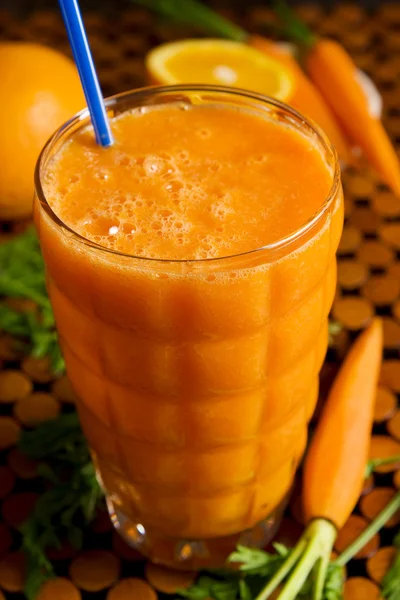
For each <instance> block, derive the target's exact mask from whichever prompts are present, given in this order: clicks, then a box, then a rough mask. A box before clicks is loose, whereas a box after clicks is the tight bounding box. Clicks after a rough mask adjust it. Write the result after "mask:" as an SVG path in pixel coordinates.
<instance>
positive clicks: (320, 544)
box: [255, 519, 337, 600]
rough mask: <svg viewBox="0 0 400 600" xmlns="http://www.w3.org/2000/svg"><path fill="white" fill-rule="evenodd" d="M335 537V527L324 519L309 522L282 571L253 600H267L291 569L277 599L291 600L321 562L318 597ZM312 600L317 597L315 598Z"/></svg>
mask: <svg viewBox="0 0 400 600" xmlns="http://www.w3.org/2000/svg"><path fill="white" fill-rule="evenodd" d="M336 535H337V531H336V528H335V526H334V525H332V523H330V522H329V521H326V520H325V519H315V521H312V522H311V523H310V525H309V526H308V527H307V529H306V530H305V532H304V534H303V535H302V536H301V538H300V540H299V541H298V543H297V544H296V546H295V547H294V548H293V550H292V552H291V553H290V554H289V556H288V558H287V559H286V560H285V562H284V563H283V565H282V566H281V568H280V569H279V570H278V571H277V573H275V575H274V576H273V577H272V579H270V581H269V582H268V584H267V585H266V586H265V587H264V588H263V589H262V590H261V592H260V593H259V594H258V596H257V597H256V599H255V600H267V599H268V598H269V597H270V595H271V594H272V592H274V591H275V590H276V588H277V587H278V585H279V584H280V583H281V582H282V581H283V580H284V579H285V578H286V577H287V575H288V574H289V573H290V572H291V571H292V569H293V568H294V570H293V572H292V574H291V575H290V577H289V579H288V581H287V583H286V584H285V587H284V589H283V590H282V592H281V593H280V594H279V596H278V600H294V598H296V597H297V594H298V593H299V592H300V590H301V588H302V587H303V585H304V583H305V581H306V579H307V577H308V576H309V574H310V572H311V571H312V569H313V567H314V566H315V564H316V563H317V562H318V561H320V565H319V571H320V572H321V575H320V577H322V579H321V582H320V584H319V593H320V595H321V593H322V589H323V582H324V580H325V574H326V569H327V568H328V564H329V558H330V555H331V552H332V548H333V544H334V541H335V539H336ZM315 597H316V598H318V596H315Z"/></svg>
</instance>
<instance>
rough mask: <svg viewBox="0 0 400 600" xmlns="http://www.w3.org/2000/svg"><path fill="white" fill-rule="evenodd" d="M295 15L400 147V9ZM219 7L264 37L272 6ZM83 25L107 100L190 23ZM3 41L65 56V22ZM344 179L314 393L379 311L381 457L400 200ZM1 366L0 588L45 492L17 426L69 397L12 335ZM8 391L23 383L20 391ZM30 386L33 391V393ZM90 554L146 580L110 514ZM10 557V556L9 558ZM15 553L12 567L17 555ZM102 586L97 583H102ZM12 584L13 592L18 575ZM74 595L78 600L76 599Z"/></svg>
mask: <svg viewBox="0 0 400 600" xmlns="http://www.w3.org/2000/svg"><path fill="white" fill-rule="evenodd" d="M298 12H299V14H300V16H301V17H302V18H303V19H304V20H305V21H306V22H307V23H308V24H310V25H311V26H312V27H313V28H314V29H315V31H317V32H319V33H321V34H325V35H329V36H331V37H334V38H336V39H338V40H339V41H340V42H342V43H343V44H344V45H345V46H346V48H347V49H348V50H349V51H350V53H351V54H352V56H353V58H354V60H355V62H356V63H357V65H358V66H359V67H360V68H362V69H363V70H364V71H366V72H367V73H368V74H369V75H370V76H371V77H372V79H373V80H374V81H375V83H376V84H377V86H378V88H379V90H380V92H381V94H382V96H383V102H384V114H383V120H384V124H385V126H386V127H387V129H388V131H389V133H390V135H391V137H392V139H393V141H394V143H395V144H396V145H397V147H399V146H400V102H399V101H400V5H398V4H381V6H380V7H379V8H378V9H377V10H375V11H373V12H368V13H367V12H366V11H365V10H364V9H362V8H361V7H360V6H358V5H355V4H345V3H341V4H339V5H338V6H336V7H334V8H333V9H332V10H331V11H330V12H329V13H327V12H324V11H323V9H322V8H321V7H319V6H317V5H300V7H299V9H298ZM224 14H226V16H228V17H230V18H232V19H234V20H236V21H237V22H238V23H240V25H241V26H242V27H244V28H246V29H248V30H249V31H252V32H260V33H262V32H263V27H262V23H263V22H265V21H268V20H270V18H271V15H270V12H269V11H268V9H266V8H262V7H257V6H256V7H253V8H249V9H248V11H247V12H246V13H245V14H243V12H242V13H241V14H240V15H239V14H235V12H234V11H233V10H232V11H228V12H226V11H225V13H224ZM85 23H86V27H87V30H88V34H89V38H90V42H91V45H92V49H93V54H94V57H95V62H96V64H97V67H98V70H99V73H100V79H101V83H102V86H103V91H104V93H105V94H106V95H109V94H112V93H115V92H117V91H123V90H127V89H130V88H133V87H138V86H141V85H144V84H145V74H144V68H143V57H144V55H145V53H146V52H147V51H148V50H149V49H150V48H151V47H152V46H154V45H156V44H158V43H160V42H164V41H168V40H173V39H176V38H179V37H182V36H184V35H185V36H190V35H193V32H190V31H188V30H187V29H182V28H180V27H175V26H170V25H167V24H165V23H160V22H159V21H157V20H156V19H155V18H154V17H152V16H151V15H149V13H147V12H146V11H143V10H141V9H136V8H131V9H128V10H125V11H123V12H116V13H115V14H114V15H113V17H112V19H110V18H109V17H108V18H106V17H104V16H102V15H101V14H100V13H96V12H87V13H86V15H85ZM0 39H6V40H31V41H37V42H41V43H44V44H48V45H51V46H54V47H56V48H58V49H60V50H61V51H63V52H65V53H67V54H70V51H69V47H68V42H67V38H66V34H65V32H64V27H63V24H62V21H61V18H60V17H59V16H58V15H57V14H56V13H52V12H45V11H40V12H39V11H37V12H33V13H31V14H30V16H29V17H28V18H25V19H17V18H16V17H15V15H14V16H13V15H12V14H11V13H10V12H6V11H1V10H0ZM343 181H344V188H345V206H346V223H345V227H344V232H343V238H342V242H341V245H340V249H339V270H338V289H337V296H336V299H335V303H334V307H333V316H334V318H335V319H336V320H337V321H339V322H340V323H341V324H342V325H343V329H342V331H341V333H340V334H339V335H338V336H337V338H336V340H335V346H334V347H333V348H331V349H330V351H329V353H328V358H327V362H326V364H325V366H324V369H323V372H322V375H321V380H322V386H321V397H323V396H324V394H325V393H326V390H327V387H328V385H329V383H330V382H331V380H332V377H333V375H334V373H335V371H336V369H337V365H338V364H339V361H340V360H341V359H342V357H343V356H344V354H345V352H346V350H347V348H348V345H349V343H350V341H351V339H352V337H353V336H354V335H355V334H356V333H357V331H359V330H360V329H361V328H363V327H364V326H365V325H367V323H368V322H369V321H370V319H371V318H372V316H373V315H374V314H380V315H382V316H383V319H384V330H385V360H384V364H383V368H382V376H381V386H380V388H379V392H378V402H377V410H376V421H375V428H374V440H373V448H374V452H375V453H376V454H377V455H385V454H386V455H390V454H396V453H397V454H399V453H400V407H399V405H398V399H399V398H398V395H399V393H400V353H399V350H400V201H399V200H397V199H395V198H394V196H393V195H392V194H391V193H390V192H389V191H388V190H387V188H386V187H385V186H384V185H382V184H381V183H380V182H379V180H378V179H377V178H376V177H375V175H374V174H373V173H372V172H371V171H370V170H369V169H368V168H366V167H364V166H360V168H357V169H355V168H351V169H347V170H346V171H345V172H344V173H343ZM20 229H21V226H20V225H17V226H14V231H15V232H18V231H19V230H20ZM7 237H8V234H7V235H4V234H2V235H1V236H0V242H1V240H2V239H6V238H7ZM0 361H1V363H3V372H2V374H0V511H1V516H0V589H1V587H2V585H4V580H3V579H2V563H1V561H3V571H4V569H5V570H8V571H9V572H10V566H9V565H10V564H12V562H13V560H14V559H15V556H14V555H12V553H13V552H14V551H17V550H18V547H19V544H20V537H19V534H18V532H17V527H18V525H19V523H20V521H21V519H23V518H24V516H25V515H26V514H27V512H29V509H30V507H31V506H32V504H33V502H34V501H35V499H36V497H37V496H36V494H37V493H40V489H41V488H40V485H41V484H40V482H39V481H38V480H37V479H35V465H32V464H30V463H28V462H26V461H25V460H23V457H21V456H20V455H19V454H18V452H16V450H15V449H14V448H13V443H14V441H15V439H16V437H17V436H18V431H19V426H21V427H23V426H26V424H27V423H29V419H30V418H32V413H34V412H35V411H37V412H39V413H43V412H44V413H45V414H47V415H48V417H52V416H54V415H56V414H57V413H58V412H59V411H60V410H70V409H71V402H72V401H73V394H72V392H71V390H70V389H69V387H68V382H67V380H66V379H65V378H63V379H62V380H59V381H57V382H54V381H51V376H49V374H48V373H47V368H46V364H43V363H41V362H40V361H39V362H38V361H34V360H33V361H32V360H25V361H22V362H20V361H19V360H18V357H17V356H16V355H15V356H14V355H13V353H12V352H11V350H10V340H9V339H8V338H7V337H6V336H0ZM10 369H15V370H17V371H20V373H21V372H22V373H23V375H22V376H21V375H12V374H11V375H10V373H7V371H8V370H10ZM4 373H6V374H4ZM10 382H11V385H10ZM10 389H11V390H14V392H12V391H11V392H10ZM15 390H18V391H17V393H16V392H15ZM32 390H34V391H35V392H39V394H37V393H36V394H35V395H34V396H31V393H32ZM43 392H44V393H45V394H44V395H43ZM15 396H18V398H16V397H15ZM361 401H362V399H360V402H361ZM33 416H34V415H33ZM4 417H5V418H6V421H4ZM9 418H11V419H13V422H12V426H11V429H10V422H9V421H7V419H9ZM4 425H6V426H7V431H11V435H10V438H9V439H8V441H7V440H6V439H5V436H4V435H2V431H3V427H4ZM2 442H3V443H2ZM396 468H397V469H400V464H399V465H394V467H388V468H386V469H382V470H383V471H384V472H382V473H378V474H376V475H375V476H374V477H373V479H371V480H370V481H369V482H367V485H366V487H365V490H364V492H365V494H364V496H363V497H362V499H361V500H360V503H359V505H358V507H357V509H356V511H355V513H354V515H353V517H352V518H351V519H350V521H349V523H348V524H347V526H345V528H344V531H343V532H342V533H341V534H340V536H339V538H338V542H337V549H338V550H340V549H343V548H344V547H345V546H346V545H347V544H348V543H349V541H351V539H352V536H353V535H354V537H355V534H356V532H357V531H359V530H360V529H361V528H362V527H363V526H365V523H366V521H368V520H370V519H371V518H373V516H374V513H376V512H377V510H378V509H379V508H381V507H383V505H384V504H385V503H386V502H387V501H388V499H389V498H390V497H391V495H393V494H394V488H396V487H397V488H400V470H397V471H396ZM297 499H298V493H297V494H296V491H295V492H294V497H293V501H292V503H291V508H290V510H289V511H288V514H287V517H286V518H285V521H284V524H283V527H282V528H281V533H280V537H281V539H282V540H283V541H285V542H287V543H293V542H294V540H295V539H296V538H297V535H298V533H299V531H300V527H299V525H298V523H296V519H297V520H298V519H299V518H300V515H299V505H298V501H297ZM399 523H400V515H396V518H395V519H393V520H392V522H391V523H390V525H391V527H387V528H385V529H384V530H383V531H382V533H381V534H380V536H378V537H376V538H375V539H374V540H373V541H372V542H371V543H370V544H369V545H368V547H367V548H366V549H364V551H362V552H361V557H360V558H359V559H357V560H353V561H352V563H351V564H350V566H349V569H348V572H349V575H350V576H351V575H353V576H354V575H357V576H361V577H369V576H372V577H373V578H374V577H375V578H377V579H379V572H380V571H382V569H384V566H385V563H387V562H388V559H389V558H390V557H391V556H392V550H382V547H387V546H390V544H391V540H392V536H393V532H394V531H396V530H398V526H399ZM379 548H381V550H379ZM90 549H100V550H105V551H108V552H109V553H112V555H113V556H114V557H115V558H114V561H113V559H112V558H111V557H110V556H109V555H108V554H105V555H103V560H104V561H105V564H107V565H108V566H109V568H110V569H111V571H112V569H114V570H115V568H117V567H118V566H119V565H120V567H121V575H120V577H131V576H134V575H136V576H142V574H143V572H144V562H143V561H141V560H140V557H138V555H137V554H136V553H135V552H134V551H131V550H130V549H129V548H127V547H126V546H125V544H124V543H123V542H122V541H120V540H119V538H118V537H117V534H116V533H115V532H113V531H112V529H111V524H110V522H109V519H108V517H107V515H104V514H103V515H99V517H98V519H97V520H96V522H95V523H94V524H93V525H92V527H91V528H90V530H88V531H86V532H85V550H90ZM10 556H11V559H10ZM53 556H54V560H55V562H54V564H55V567H56V571H57V573H58V574H59V575H62V576H67V577H68V576H69V572H70V567H71V564H72V562H73V560H74V559H75V560H76V556H75V553H74V552H73V550H72V549H71V548H68V547H66V548H64V550H63V551H62V552H58V553H53ZM89 557H90V555H89ZM99 558H100V557H99V556H98V557H97V558H96V560H97V561H98V560H99ZM4 560H5V561H6V562H5V563H4ZM10 560H11V563H9V562H8V561H10ZM16 560H17V562H18V558H17V559H16ZM7 565H8V566H7ZM75 566H76V563H75ZM99 585H102V584H101V582H100V583H99ZM104 586H105V589H103V590H101V591H98V592H91V593H88V592H83V593H82V596H83V598H91V599H92V600H101V599H104V598H106V597H107V593H108V589H107V583H106V582H104ZM6 587H7V586H6ZM15 587H16V588H18V581H17V582H16V584H15ZM366 593H367V596H368V597H367V596H366V597H365V598H363V600H373V599H376V598H377V596H376V589H375V588H374V587H373V586H371V588H370V591H368V592H366ZM5 597H6V598H7V600H19V599H20V598H22V597H23V596H22V595H20V594H18V593H10V592H5ZM353 598H355V596H354V595H351V590H350V587H349V588H348V590H347V593H346V600H347V599H348V600H352V599H353ZM0 599H1V592H0ZM46 600H47V599H46ZM58 600H69V599H67V598H65V599H64V598H60V599H58ZM71 600H74V599H73V598H72V596H71Z"/></svg>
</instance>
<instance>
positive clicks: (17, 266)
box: [0, 228, 64, 375]
mask: <svg viewBox="0 0 400 600" xmlns="http://www.w3.org/2000/svg"><path fill="white" fill-rule="evenodd" d="M0 296H4V297H8V298H24V299H27V300H32V301H33V302H34V303H35V307H34V308H33V309H31V310H28V311H26V312H21V311H18V310H15V309H13V308H10V307H9V306H8V305H7V304H5V303H2V304H0V330H1V331H3V332H4V333H8V334H10V335H12V336H15V337H17V338H18V340H19V345H20V347H21V349H22V350H23V352H24V353H25V354H29V355H31V356H35V357H37V358H43V357H48V358H49V359H50V361H51V365H52V369H53V371H54V374H56V375H57V374H60V373H62V372H63V371H64V360H63V358H62V355H61V351H60V347H59V345H58V339H57V332H56V328H55V322H54V315H53V311H52V308H51V304H50V300H49V298H48V295H47V291H46V276H45V267H44V262H43V258H42V254H41V251H40V246H39V241H38V238H37V235H36V233H35V231H34V229H33V228H29V229H27V231H26V232H24V233H23V234H21V235H19V236H16V237H15V238H12V239H11V240H10V241H9V242H7V243H5V244H2V245H0Z"/></svg>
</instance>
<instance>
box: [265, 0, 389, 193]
mask: <svg viewBox="0 0 400 600" xmlns="http://www.w3.org/2000/svg"><path fill="white" fill-rule="evenodd" d="M275 10H276V13H277V15H278V16H279V17H280V19H281V21H282V23H283V25H284V31H285V33H286V34H287V35H288V36H289V37H290V38H292V39H293V40H294V41H295V42H296V43H297V44H298V46H299V48H300V50H301V51H302V53H303V55H304V65H305V68H306V71H307V73H308V74H309V75H310V78H311V81H312V82H313V83H314V84H315V86H316V87H317V88H318V89H319V91H320V92H321V94H322V96H323V97H324V99H325V101H326V103H327V104H328V105H329V106H330V108H331V110H332V113H333V114H334V115H335V117H336V119H337V120H338V122H339V124H340V125H341V127H342V129H343V131H344V132H345V134H346V135H347V136H348V137H349V138H350V141H351V142H353V143H354V144H355V145H357V146H359V147H360V148H361V150H362V151H363V153H364V154H365V156H366V157H367V159H368V160H369V162H370V163H371V165H372V166H373V167H374V168H375V169H376V171H377V172H378V173H379V174H380V175H381V177H382V178H383V180H384V181H385V182H386V184H387V185H388V186H389V187H390V188H391V189H392V191H393V192H394V193H395V194H396V195H397V196H400V164H399V160H398V156H397V154H396V151H395V149H394V148H393V145H392V144H391V141H390V139H389V136H388V135H387V133H386V131H385V129H384V127H383V125H382V123H381V121H380V120H379V119H376V118H374V117H373V116H372V115H371V114H370V112H369V107H368V102H367V100H366V98H365V94H364V91H363V89H362V87H361V84H360V82H359V81H358V79H357V67H356V65H355V64H354V62H353V60H352V59H351V57H350V56H349V54H348V53H347V52H346V50H345V49H344V48H343V46H341V45H340V44H338V43H337V42H335V41H333V40H329V39H323V38H319V37H317V36H315V35H313V33H312V32H311V31H310V30H309V29H308V27H306V26H305V25H304V23H302V22H301V21H300V20H299V19H298V18H297V17H296V15H295V14H294V13H293V11H292V10H291V9H290V8H289V7H288V6H287V5H286V4H285V2H284V0H276V6H275Z"/></svg>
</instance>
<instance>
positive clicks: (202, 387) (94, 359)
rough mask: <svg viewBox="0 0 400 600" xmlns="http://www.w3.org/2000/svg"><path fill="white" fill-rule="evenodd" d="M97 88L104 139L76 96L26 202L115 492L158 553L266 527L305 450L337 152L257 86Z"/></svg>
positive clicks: (88, 427)
mask: <svg viewBox="0 0 400 600" xmlns="http://www.w3.org/2000/svg"><path fill="white" fill-rule="evenodd" d="M108 107H109V110H110V112H111V114H112V119H111V126H112V130H113V134H114V138H115V143H114V145H113V146H112V147H110V148H107V149H104V148H101V147H99V146H97V145H96V143H95V141H94V135H93V131H92V129H91V127H90V126H89V125H88V116H87V114H81V115H80V116H78V117H77V118H76V119H75V120H73V121H71V122H70V123H69V124H67V125H66V126H64V128H62V129H61V130H60V131H59V132H58V133H56V134H55V136H54V137H53V138H52V140H50V142H49V143H48V145H47V147H46V148H45V150H44V152H43V153H42V156H41V158H40V160H39V163H38V167H37V174H36V175H37V177H36V187H37V199H36V202H35V220H36V224H37V228H38V231H39V236H40V240H41V245H42V250H43V255H44V259H45V262H46V266H47V272H48V289H49V293H50V297H51V301H52V305H53V308H54V313H55V317H56V322H57V327H58V331H59V335H60V341H61V345H62V349H63V353H64V356H65V360H66V365H67V371H68V375H69V377H70V379H71V382H72V384H73V386H74V388H75V390H76V392H77V395H78V397H79V405H78V410H79V415H80V419H81V423H82V427H83V429H84V432H85V435H86V436H87V439H88V442H89V444H90V447H91V450H92V454H93V459H94V462H95V466H96V469H97V472H98V474H99V479H100V481H101V483H102V485H103V486H104V489H105V491H106V494H107V499H108V506H109V509H110V512H111V514H112V515H113V518H114V520H115V522H116V523H117V525H118V527H120V528H121V530H123V533H124V535H125V537H126V538H127V539H128V541H130V542H131V543H133V544H134V545H136V546H137V547H138V548H139V549H141V550H142V551H143V552H144V553H147V554H148V555H150V556H151V557H152V558H153V559H154V560H159V561H163V562H168V563H175V564H176V563H178V564H181V565H182V566H184V567H185V566H187V565H188V566H193V565H197V564H203V563H204V562H207V561H208V560H209V559H210V554H211V555H212V553H213V552H214V551H215V552H216V550H217V548H221V547H223V548H224V550H227V549H228V546H229V544H232V543H233V542H234V541H237V540H241V541H245V542H246V541H249V540H250V542H251V543H255V537H254V536H253V537H252V533H254V532H256V531H257V532H258V533H257V536H258V539H259V541H263V542H264V541H265V537H266V536H268V535H270V534H271V531H272V529H273V526H274V523H275V522H276V521H277V518H278V514H279V512H280V511H281V510H282V506H283V505H284V502H285V498H286V497H287V494H288V492H289V490H290V487H291V485H292V482H293V477H294V473H295V471H296V467H297V465H298V463H299V460H300V459H301V456H302V454H303V452H304V449H305V444H306V438H307V423H308V421H309V419H310V416H311V415H312V412H313V410H314V407H315V403H316V399H317V394H318V372H319V369H320V367H321V364H322V362H323V360H324V356H325V352H326V347H327V337H328V336H327V317H328V313H329V310H330V307H331V304H332V300H333V296H334V292H335V285H336V260H335V252H336V248H337V246H338V242H339V237H340V234H341V228H342V220H343V212H342V194H341V187H340V181H339V173H338V166H337V160H336V156H335V154H334V151H333V150H332V149H331V148H330V146H329V144H328V143H327V142H326V140H325V138H324V137H323V136H322V134H319V133H318V132H317V131H315V129H314V128H313V127H312V126H311V125H310V124H309V123H308V122H306V121H305V120H304V119H302V118H301V117H300V115H298V114H297V113H295V112H294V111H292V110H291V109H289V108H288V107H285V106H284V105H281V104H279V103H277V102H274V101H272V100H268V99H267V98H264V97H262V96H259V95H257V94H252V93H246V92H241V91H237V90H236V91H233V90H228V89H224V88H211V87H207V86H201V87H200V86H197V87H196V86H177V87H170V88H153V89H148V90H139V91H137V92H130V93H127V94H123V95H121V96H118V97H115V98H111V99H110V100H109V101H108ZM260 532H261V533H260ZM261 538H262V540H261ZM224 541H225V542H227V544H225V545H224ZM228 542H229V543H228ZM221 544H222V545H221ZM229 549H232V548H229ZM211 558H212V556H211Z"/></svg>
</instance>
